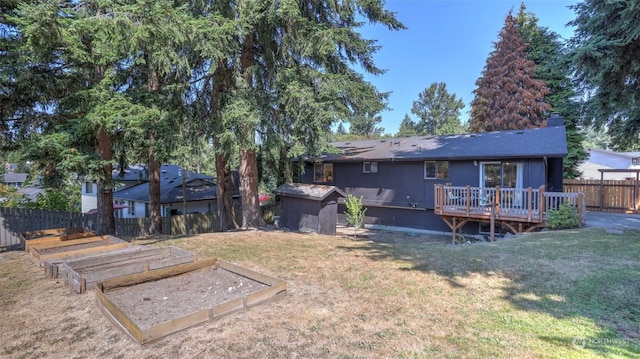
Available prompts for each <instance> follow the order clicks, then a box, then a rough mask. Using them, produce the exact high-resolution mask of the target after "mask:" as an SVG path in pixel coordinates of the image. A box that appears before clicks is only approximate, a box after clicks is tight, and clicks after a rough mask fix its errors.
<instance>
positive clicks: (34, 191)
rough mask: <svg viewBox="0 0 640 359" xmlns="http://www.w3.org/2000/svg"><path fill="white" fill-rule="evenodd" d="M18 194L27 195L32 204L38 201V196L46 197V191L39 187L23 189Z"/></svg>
mask: <svg viewBox="0 0 640 359" xmlns="http://www.w3.org/2000/svg"><path fill="white" fill-rule="evenodd" d="M18 193H20V194H23V195H25V196H26V197H27V198H29V200H30V201H31V202H35V201H36V200H37V199H38V195H40V194H42V195H44V193H45V190H44V189H42V188H38V187H22V188H20V189H18Z"/></svg>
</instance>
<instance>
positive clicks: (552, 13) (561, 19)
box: [360, 0, 578, 134]
mask: <svg viewBox="0 0 640 359" xmlns="http://www.w3.org/2000/svg"><path fill="white" fill-rule="evenodd" d="M521 2H522V1H520V0H519V1H514V0H386V8H387V9H388V10H390V11H393V12H396V13H397V17H398V19H399V20H400V21H401V22H402V23H403V24H404V25H405V26H406V27H407V28H408V29H407V30H401V31H389V30H388V29H387V28H385V27H383V26H379V25H376V26H369V25H367V26H365V27H363V28H361V30H360V32H361V33H362V34H363V36H364V37H365V38H367V39H376V40H378V42H377V44H378V45H379V46H381V47H382V48H381V49H380V50H378V52H377V53H376V54H375V56H374V59H375V62H376V65H377V66H378V67H380V68H382V69H386V70H387V72H386V73H385V74H383V75H380V76H370V75H365V78H366V79H367V80H368V81H370V82H372V83H373V84H374V85H376V87H377V88H378V90H380V91H384V92H388V91H391V92H392V94H391V95H390V97H389V107H390V108H392V110H390V111H385V112H382V113H381V115H382V123H381V124H380V125H379V126H380V127H383V128H384V129H385V133H388V134H395V133H396V132H397V131H398V127H399V126H400V121H402V119H403V118H404V115H405V113H407V114H409V116H410V117H412V118H413V119H414V120H416V118H415V116H413V114H411V106H412V103H413V101H414V100H416V99H417V98H418V94H419V93H420V92H421V91H422V90H424V89H425V88H427V87H429V85H431V84H432V83H433V82H445V83H446V84H447V90H448V91H449V92H450V93H455V94H456V96H458V97H459V98H462V100H463V101H464V103H465V108H464V109H462V119H463V121H466V120H467V119H468V117H469V110H470V103H471V100H472V99H473V93H472V91H473V90H474V89H475V88H476V86H475V82H476V80H477V79H478V77H480V74H481V72H482V69H483V68H484V65H485V62H486V60H487V56H488V55H489V53H490V52H491V51H492V50H493V42H495V41H496V40H497V39H498V33H499V32H500V29H501V28H502V26H503V25H504V19H505V16H506V15H507V13H508V12H509V10H510V9H512V8H513V12H514V14H516V13H517V12H518V10H519V8H520V4H521ZM576 3H578V0H529V1H525V5H526V7H527V10H528V11H530V12H533V13H534V14H536V16H537V17H538V19H539V22H538V23H539V25H541V26H544V27H548V28H549V29H550V30H552V31H555V32H557V33H558V34H560V35H561V36H562V37H563V38H565V39H568V38H570V37H571V36H572V34H573V29H572V28H570V27H567V26H566V24H567V23H568V22H569V21H571V20H573V19H574V17H575V14H574V13H573V11H572V10H571V9H569V8H568V7H569V6H570V5H574V4H576Z"/></svg>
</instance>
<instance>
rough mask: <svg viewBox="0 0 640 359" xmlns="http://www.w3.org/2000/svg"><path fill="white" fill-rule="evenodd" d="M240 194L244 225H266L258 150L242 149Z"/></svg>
mask: <svg viewBox="0 0 640 359" xmlns="http://www.w3.org/2000/svg"><path fill="white" fill-rule="evenodd" d="M240 194H241V195H242V226H243V227H244V228H256V227H259V226H263V225H264V221H263V220H262V213H261V211H260V202H259V201H258V164H257V162H256V151H255V150H253V149H251V150H240Z"/></svg>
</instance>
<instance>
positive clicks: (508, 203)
mask: <svg viewBox="0 0 640 359" xmlns="http://www.w3.org/2000/svg"><path fill="white" fill-rule="evenodd" d="M434 199H435V203H434V212H435V214H437V215H439V216H441V217H442V219H443V220H444V221H445V223H447V225H448V226H449V228H451V231H452V235H453V238H452V240H453V241H455V237H456V232H457V231H458V230H461V229H462V226H464V225H465V224H466V223H467V222H489V223H491V224H492V225H491V230H492V233H491V239H492V240H493V228H494V226H493V224H494V223H500V224H501V225H503V226H504V227H506V228H507V229H508V230H509V231H511V232H512V233H520V232H529V231H532V230H534V229H536V228H540V227H544V226H545V222H546V220H547V211H548V210H553V209H557V208H558V207H559V206H560V205H561V204H562V203H565V202H568V203H569V204H571V205H572V206H574V207H576V208H577V210H578V215H579V217H580V221H581V222H582V221H584V212H585V204H586V202H585V200H584V194H583V193H565V192H545V190H544V186H542V187H540V188H538V189H533V188H531V187H529V188H523V189H516V188H500V187H495V188H481V187H470V186H466V187H459V186H445V185H437V186H435V196H434Z"/></svg>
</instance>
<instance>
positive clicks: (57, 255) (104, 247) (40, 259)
mask: <svg viewBox="0 0 640 359" xmlns="http://www.w3.org/2000/svg"><path fill="white" fill-rule="evenodd" d="M129 245H130V244H129V243H127V242H123V243H113V244H105V245H101V246H97V247H91V248H84V249H78V250H74V251H68V252H59V253H51V254H46V255H41V256H39V257H38V258H36V257H32V258H34V261H35V262H36V264H38V265H42V263H44V262H45V261H46V260H49V259H54V258H66V257H71V256H77V255H82V254H88V253H98V252H104V251H108V250H111V249H117V248H124V247H128V246H129Z"/></svg>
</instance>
